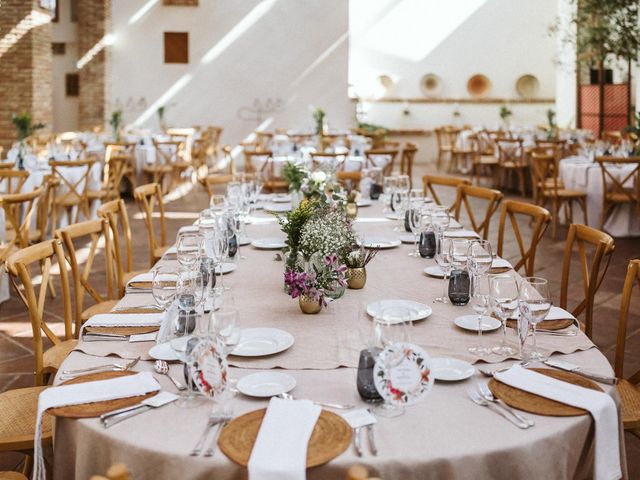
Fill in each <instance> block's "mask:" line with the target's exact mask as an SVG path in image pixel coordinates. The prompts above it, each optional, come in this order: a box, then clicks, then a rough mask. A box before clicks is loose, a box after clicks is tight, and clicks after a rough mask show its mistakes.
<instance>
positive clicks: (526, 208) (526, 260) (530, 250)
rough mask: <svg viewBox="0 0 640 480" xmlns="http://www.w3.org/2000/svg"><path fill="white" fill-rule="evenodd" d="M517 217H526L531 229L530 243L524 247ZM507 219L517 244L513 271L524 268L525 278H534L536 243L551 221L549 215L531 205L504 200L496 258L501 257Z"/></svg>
mask: <svg viewBox="0 0 640 480" xmlns="http://www.w3.org/2000/svg"><path fill="white" fill-rule="evenodd" d="M519 217H526V218H527V219H528V220H529V223H530V228H531V241H530V242H529V245H528V246H527V245H525V242H524V239H523V238H522V233H521V232H520V223H519V221H518V218H519ZM507 218H509V222H510V224H511V229H512V230H513V236H514V237H515V239H516V243H517V244H518V251H519V255H520V259H519V260H518V261H517V262H516V264H515V265H514V266H513V269H514V270H515V271H518V270H520V269H521V268H522V267H524V271H525V275H526V276H527V277H532V276H534V274H535V273H534V272H535V261H536V252H537V248H538V243H539V242H540V240H541V239H542V236H543V235H544V232H545V231H546V230H547V227H548V226H549V222H550V221H551V214H550V213H549V211H548V210H547V209H546V208H542V207H540V206H538V205H533V204H531V203H526V202H519V201H517V200H505V201H504V202H502V209H501V211H500V226H499V230H498V252H497V253H498V256H502V255H503V249H504V243H505V239H506V235H507V232H506V228H507Z"/></svg>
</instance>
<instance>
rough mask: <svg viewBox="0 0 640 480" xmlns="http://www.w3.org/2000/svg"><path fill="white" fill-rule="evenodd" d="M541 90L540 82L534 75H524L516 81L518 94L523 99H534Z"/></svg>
mask: <svg viewBox="0 0 640 480" xmlns="http://www.w3.org/2000/svg"><path fill="white" fill-rule="evenodd" d="M539 89H540V82H539V81H538V79H537V78H536V77H535V76H534V75H530V74H527V75H522V76H521V77H520V78H518V80H517V81H516V92H518V95H520V96H521V97H522V98H533V97H535V96H536V94H537V93H538V90H539Z"/></svg>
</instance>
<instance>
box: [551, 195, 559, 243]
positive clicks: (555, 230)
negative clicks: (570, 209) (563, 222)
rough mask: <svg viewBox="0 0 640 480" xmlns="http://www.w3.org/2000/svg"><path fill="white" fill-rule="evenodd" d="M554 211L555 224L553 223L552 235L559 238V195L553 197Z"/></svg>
mask: <svg viewBox="0 0 640 480" xmlns="http://www.w3.org/2000/svg"><path fill="white" fill-rule="evenodd" d="M551 209H552V211H553V225H551V237H552V238H553V239H554V240H557V239H558V215H559V213H560V206H559V205H558V199H557V197H554V198H553V202H552V207H551Z"/></svg>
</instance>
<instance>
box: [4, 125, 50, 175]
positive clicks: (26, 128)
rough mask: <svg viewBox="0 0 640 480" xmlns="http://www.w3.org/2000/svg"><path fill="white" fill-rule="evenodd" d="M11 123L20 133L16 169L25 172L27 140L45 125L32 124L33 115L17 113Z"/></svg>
mask: <svg viewBox="0 0 640 480" xmlns="http://www.w3.org/2000/svg"><path fill="white" fill-rule="evenodd" d="M11 123H13V126H14V127H16V130H17V131H18V158H17V160H16V167H17V168H18V169H19V170H24V156H25V153H26V146H25V140H26V139H27V138H28V137H30V136H31V135H33V134H34V133H35V131H36V130H40V129H41V128H44V127H45V124H44V123H36V124H35V125H34V124H33V123H32V120H31V115H29V114H28V113H23V114H21V115H16V114H15V113H14V114H13V115H12V116H11Z"/></svg>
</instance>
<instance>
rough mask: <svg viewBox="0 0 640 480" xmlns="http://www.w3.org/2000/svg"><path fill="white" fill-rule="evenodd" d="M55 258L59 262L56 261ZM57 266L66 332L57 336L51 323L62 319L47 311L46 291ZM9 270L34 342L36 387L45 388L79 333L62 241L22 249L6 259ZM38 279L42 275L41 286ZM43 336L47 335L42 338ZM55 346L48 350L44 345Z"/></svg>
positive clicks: (46, 242) (72, 346)
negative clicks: (75, 324)
mask: <svg viewBox="0 0 640 480" xmlns="http://www.w3.org/2000/svg"><path fill="white" fill-rule="evenodd" d="M54 257H56V260H55V262H54ZM54 266H57V270H58V274H59V280H60V287H61V291H62V305H63V316H62V320H63V323H62V326H63V327H64V333H63V336H62V338H60V337H58V335H56V334H55V333H54V331H53V329H52V326H51V321H52V320H54V319H55V320H56V322H58V319H59V318H60V317H59V316H58V315H55V316H54V315H53V314H51V313H49V312H47V311H46V300H47V289H48V288H49V284H50V283H51V282H52V281H53V275H52V268H53V267H54ZM7 270H8V271H9V274H10V277H11V282H12V284H13V286H14V288H15V290H16V293H17V294H18V296H19V297H20V299H21V300H22V302H23V303H24V305H25V307H26V308H27V311H28V312H29V318H30V320H31V329H32V332H33V342H34V348H33V351H34V357H35V358H34V360H35V384H36V385H45V384H46V379H45V376H46V375H49V374H52V373H55V372H56V371H57V370H58V368H59V367H60V364H61V363H62V361H63V360H64V359H65V358H66V357H67V355H68V354H69V352H70V351H71V350H72V349H73V348H75V346H76V344H77V342H76V340H74V336H77V334H78V330H77V327H76V330H74V328H73V327H74V326H73V320H72V319H73V314H72V311H71V292H70V288H69V277H68V273H67V267H66V264H65V257H64V251H63V248H62V243H61V242H60V240H59V239H53V240H45V241H44V242H41V243H37V244H35V245H31V246H29V247H26V248H23V249H22V250H19V251H17V252H15V253H14V254H12V255H11V256H10V257H9V258H8V259H7ZM35 276H40V281H39V286H38V285H37V283H36V281H35ZM43 334H44V335H43ZM47 340H48V341H50V342H51V343H52V344H53V346H52V347H51V348H49V349H45V342H46V341H47Z"/></svg>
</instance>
